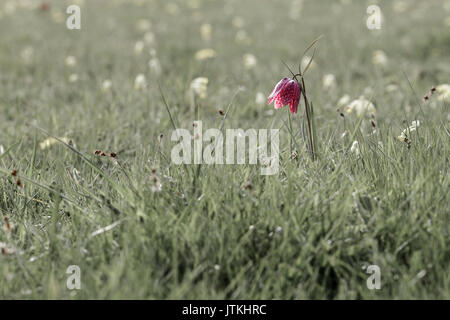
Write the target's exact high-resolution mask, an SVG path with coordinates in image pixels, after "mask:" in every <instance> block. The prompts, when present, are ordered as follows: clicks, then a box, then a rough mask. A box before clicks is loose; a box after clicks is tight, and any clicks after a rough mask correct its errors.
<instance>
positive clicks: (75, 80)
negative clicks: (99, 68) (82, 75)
mask: <svg viewBox="0 0 450 320" xmlns="http://www.w3.org/2000/svg"><path fill="white" fill-rule="evenodd" d="M78 79H79V77H78V75H77V74H76V73H72V74H71V75H70V76H69V82H72V83H74V82H77V81H78Z"/></svg>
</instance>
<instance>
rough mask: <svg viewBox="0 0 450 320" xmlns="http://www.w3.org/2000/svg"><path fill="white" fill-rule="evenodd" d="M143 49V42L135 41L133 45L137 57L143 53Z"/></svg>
mask: <svg viewBox="0 0 450 320" xmlns="http://www.w3.org/2000/svg"><path fill="white" fill-rule="evenodd" d="M144 47H145V43H144V41H137V42H136V43H135V44H134V53H135V54H136V55H138V56H139V55H141V54H142V52H143V51H144Z"/></svg>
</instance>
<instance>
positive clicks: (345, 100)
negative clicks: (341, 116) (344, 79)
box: [337, 94, 350, 108]
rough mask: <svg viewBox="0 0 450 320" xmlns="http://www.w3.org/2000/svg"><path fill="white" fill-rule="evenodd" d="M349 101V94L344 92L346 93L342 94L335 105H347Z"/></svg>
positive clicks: (340, 106)
mask: <svg viewBox="0 0 450 320" xmlns="http://www.w3.org/2000/svg"><path fill="white" fill-rule="evenodd" d="M349 102H350V96H349V95H348V94H346V95H343V96H342V97H341V98H340V99H339V101H338V103H337V105H338V107H339V108H342V107H344V106H346V105H348V103H349Z"/></svg>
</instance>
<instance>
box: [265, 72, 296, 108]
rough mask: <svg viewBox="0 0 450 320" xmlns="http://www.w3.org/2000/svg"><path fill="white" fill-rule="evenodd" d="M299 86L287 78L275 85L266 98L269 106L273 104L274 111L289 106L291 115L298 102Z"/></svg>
mask: <svg viewBox="0 0 450 320" xmlns="http://www.w3.org/2000/svg"><path fill="white" fill-rule="evenodd" d="M300 96H301V88H300V84H299V83H298V82H297V81H296V80H294V79H289V78H283V79H281V80H280V82H278V83H277V85H276V86H275V88H274V89H273V91H272V93H271V94H270V95H269V97H268V101H269V104H271V103H272V102H275V103H274V106H275V109H281V107H283V106H285V105H289V109H290V111H291V113H296V112H297V109H298V104H299V102H300Z"/></svg>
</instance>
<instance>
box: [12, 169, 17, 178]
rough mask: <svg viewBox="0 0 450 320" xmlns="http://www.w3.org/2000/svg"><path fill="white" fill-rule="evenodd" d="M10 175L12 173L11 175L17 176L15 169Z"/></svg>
mask: <svg viewBox="0 0 450 320" xmlns="http://www.w3.org/2000/svg"><path fill="white" fill-rule="evenodd" d="M11 175H12V176H13V177H15V176H17V170H16V169H14V170H13V171H12V172H11Z"/></svg>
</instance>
